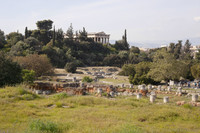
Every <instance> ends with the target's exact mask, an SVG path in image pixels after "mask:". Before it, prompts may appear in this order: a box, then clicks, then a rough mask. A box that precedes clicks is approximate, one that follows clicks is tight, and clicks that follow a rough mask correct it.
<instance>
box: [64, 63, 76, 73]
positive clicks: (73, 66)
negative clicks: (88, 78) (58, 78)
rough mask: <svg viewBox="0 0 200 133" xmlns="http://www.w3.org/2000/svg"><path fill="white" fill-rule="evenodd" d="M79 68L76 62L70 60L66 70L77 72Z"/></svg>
mask: <svg viewBox="0 0 200 133" xmlns="http://www.w3.org/2000/svg"><path fill="white" fill-rule="evenodd" d="M76 69H77V64H76V63H75V62H69V63H67V64H66V65H65V70H66V71H67V72H71V73H75V72H76Z"/></svg>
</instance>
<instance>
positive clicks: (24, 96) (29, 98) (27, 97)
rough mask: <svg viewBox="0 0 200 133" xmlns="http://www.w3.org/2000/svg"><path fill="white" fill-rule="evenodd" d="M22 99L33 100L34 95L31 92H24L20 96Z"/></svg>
mask: <svg viewBox="0 0 200 133" xmlns="http://www.w3.org/2000/svg"><path fill="white" fill-rule="evenodd" d="M22 99H23V100H34V99H35V97H34V96H33V95H32V94H24V95H23V96H22Z"/></svg>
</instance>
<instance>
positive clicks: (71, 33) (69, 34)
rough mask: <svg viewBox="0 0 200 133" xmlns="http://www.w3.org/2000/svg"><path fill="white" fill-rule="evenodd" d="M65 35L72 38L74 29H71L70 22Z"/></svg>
mask: <svg viewBox="0 0 200 133" xmlns="http://www.w3.org/2000/svg"><path fill="white" fill-rule="evenodd" d="M66 35H67V37H68V38H69V39H71V40H73V36H74V31H73V27H72V23H71V24H70V27H69V28H68V29H67V33H66Z"/></svg>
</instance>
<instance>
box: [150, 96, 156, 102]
mask: <svg viewBox="0 0 200 133" xmlns="http://www.w3.org/2000/svg"><path fill="white" fill-rule="evenodd" d="M155 99H156V97H155V95H150V102H151V103H154V102H155Z"/></svg>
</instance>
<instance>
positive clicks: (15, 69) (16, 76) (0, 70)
mask: <svg viewBox="0 0 200 133" xmlns="http://www.w3.org/2000/svg"><path fill="white" fill-rule="evenodd" d="M21 71H22V70H21V67H20V66H19V65H18V64H17V63H16V62H13V61H12V60H11V59H9V58H8V57H7V56H6V55H5V54H4V53H2V52H0V87H2V86H5V85H15V84H17V83H21V82H22V77H21Z"/></svg>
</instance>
